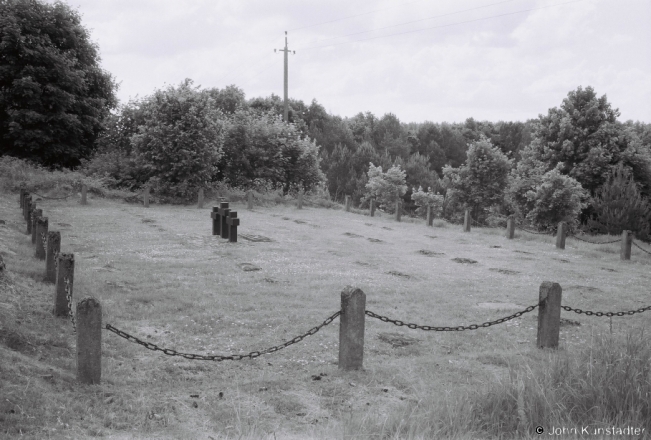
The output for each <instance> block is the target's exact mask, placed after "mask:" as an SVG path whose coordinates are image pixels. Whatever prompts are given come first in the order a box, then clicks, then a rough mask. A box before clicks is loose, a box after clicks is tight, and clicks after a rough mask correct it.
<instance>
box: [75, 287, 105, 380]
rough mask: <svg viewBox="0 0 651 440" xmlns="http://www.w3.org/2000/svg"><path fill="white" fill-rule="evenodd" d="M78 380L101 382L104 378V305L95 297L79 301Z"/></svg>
mask: <svg viewBox="0 0 651 440" xmlns="http://www.w3.org/2000/svg"><path fill="white" fill-rule="evenodd" d="M76 315H77V380H78V381H79V382H81V383H84V384H89V385H90V384H95V385H97V384H99V383H100V380H101V378H102V306H101V304H100V303H99V301H98V300H96V299H95V298H84V299H82V300H81V301H79V302H78V303H77V314H76Z"/></svg>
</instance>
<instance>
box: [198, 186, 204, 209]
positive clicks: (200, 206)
mask: <svg viewBox="0 0 651 440" xmlns="http://www.w3.org/2000/svg"><path fill="white" fill-rule="evenodd" d="M197 209H203V188H199V201H198V203H197Z"/></svg>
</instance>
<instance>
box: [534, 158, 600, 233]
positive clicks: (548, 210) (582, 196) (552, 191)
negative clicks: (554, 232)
mask: <svg viewBox="0 0 651 440" xmlns="http://www.w3.org/2000/svg"><path fill="white" fill-rule="evenodd" d="M560 168H561V165H559V166H558V167H557V168H554V169H553V170H551V171H548V172H546V173H545V174H544V175H543V176H542V178H541V182H540V184H538V185H536V187H535V188H534V189H532V190H530V191H528V192H527V194H526V197H527V199H528V200H529V202H530V203H531V204H532V209H531V210H530V211H529V212H528V213H527V218H528V219H529V220H530V221H531V222H532V223H533V224H534V225H535V226H537V227H538V228H541V229H551V228H554V227H555V226H556V225H557V224H558V222H560V221H566V222H568V223H576V222H577V217H578V214H579V212H581V210H582V209H583V208H585V206H586V204H585V202H584V201H585V200H586V199H587V198H588V193H587V192H586V191H585V190H584V189H583V188H582V187H581V184H580V183H579V182H578V181H577V180H576V179H574V178H572V177H569V176H566V175H564V174H562V173H561V172H560Z"/></svg>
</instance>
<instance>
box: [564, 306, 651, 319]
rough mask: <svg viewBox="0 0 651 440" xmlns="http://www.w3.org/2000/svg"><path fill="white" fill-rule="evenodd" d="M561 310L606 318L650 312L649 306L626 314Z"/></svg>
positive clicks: (566, 308) (567, 307) (565, 307)
mask: <svg viewBox="0 0 651 440" xmlns="http://www.w3.org/2000/svg"><path fill="white" fill-rule="evenodd" d="M561 308H562V309H563V310H566V311H568V312H574V313H577V314H579V315H580V314H584V315H587V316H592V315H594V316H608V317H613V316H624V315H635V314H636V313H643V312H646V311H647V310H651V306H648V307H644V308H642V309H637V310H629V311H627V312H592V311H590V310H581V309H574V308H572V307H570V306H561Z"/></svg>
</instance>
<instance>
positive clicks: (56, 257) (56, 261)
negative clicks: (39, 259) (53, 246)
mask: <svg viewBox="0 0 651 440" xmlns="http://www.w3.org/2000/svg"><path fill="white" fill-rule="evenodd" d="M53 257H54V274H55V276H56V274H57V273H58V272H59V251H55V252H54V255H53Z"/></svg>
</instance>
